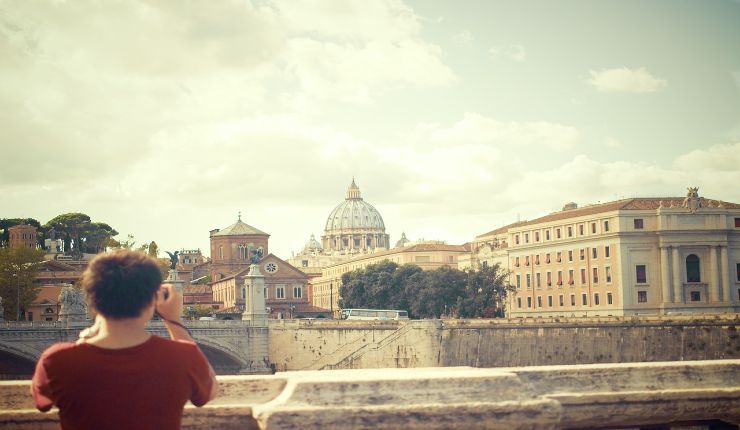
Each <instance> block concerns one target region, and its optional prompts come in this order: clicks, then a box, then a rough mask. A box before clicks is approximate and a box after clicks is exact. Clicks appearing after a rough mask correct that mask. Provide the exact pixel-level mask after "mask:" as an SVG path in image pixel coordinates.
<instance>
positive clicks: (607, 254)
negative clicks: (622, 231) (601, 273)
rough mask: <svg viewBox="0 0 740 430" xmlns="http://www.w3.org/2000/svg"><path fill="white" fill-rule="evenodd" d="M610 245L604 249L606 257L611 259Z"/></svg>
mask: <svg viewBox="0 0 740 430" xmlns="http://www.w3.org/2000/svg"><path fill="white" fill-rule="evenodd" d="M609 251H610V250H609V245H606V246H605V247H604V257H606V258H609Z"/></svg>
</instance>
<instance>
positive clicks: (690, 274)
mask: <svg viewBox="0 0 740 430" xmlns="http://www.w3.org/2000/svg"><path fill="white" fill-rule="evenodd" d="M686 282H701V267H700V264H699V257H697V256H696V255H694V254H691V255H689V256H688V257H686Z"/></svg>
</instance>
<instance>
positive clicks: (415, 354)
mask: <svg viewBox="0 0 740 430" xmlns="http://www.w3.org/2000/svg"><path fill="white" fill-rule="evenodd" d="M738 318H739V317H738V315H722V316H711V317H706V318H701V317H695V316H692V317H677V316H674V317H662V318H659V317H641V318H632V317H628V318H617V317H608V318H573V319H566V318H553V319H544V318H543V319H539V318H538V319H511V320H504V319H500V320H423V321H408V322H397V321H276V322H271V325H270V333H269V336H270V337H269V351H270V361H271V362H272V363H273V364H274V365H275V368H276V369H277V370H309V369H310V370H316V369H352V368H381V367H436V366H474V367H509V366H534V365H554V364H584V363H618V362H643V361H684V360H716V359H725V358H738V357H740V339H738V333H737V329H736V326H737V324H738V323H739V322H740V320H739V319H738Z"/></svg>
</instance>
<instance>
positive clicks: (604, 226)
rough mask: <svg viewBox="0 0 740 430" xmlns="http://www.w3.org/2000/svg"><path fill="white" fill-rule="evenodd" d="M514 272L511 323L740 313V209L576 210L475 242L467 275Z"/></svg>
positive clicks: (651, 205) (674, 201) (705, 203)
mask: <svg viewBox="0 0 740 430" xmlns="http://www.w3.org/2000/svg"><path fill="white" fill-rule="evenodd" d="M496 263H499V264H500V265H501V266H502V267H503V268H504V269H507V270H510V271H511V277H510V282H511V284H512V285H513V286H514V287H515V289H516V291H515V294H512V295H511V296H510V298H509V303H508V309H509V314H510V316H513V317H522V316H601V315H636V314H673V313H716V312H737V311H738V310H740V205H738V204H735V203H727V202H722V201H718V200H712V199H705V198H701V197H699V196H698V189H696V188H690V189H689V193H688V195H687V196H686V197H685V198H683V197H667V198H632V199H624V200H618V201H614V202H609V203H604V204H598V205H592V206H586V207H581V208H578V207H575V205H573V204H569V205H566V206H565V207H564V208H563V210H562V211H559V212H555V213H552V214H550V215H546V216H544V217H541V218H537V219H535V220H532V221H524V222H519V223H515V224H512V225H509V226H506V227H503V228H501V229H497V230H494V231H492V232H490V233H487V234H485V235H481V236H478V237H477V238H476V240H475V242H474V243H473V246H472V253H471V255H470V256H467V257H465V258H464V259H462V260H461V267H476V266H480V265H483V264H496Z"/></svg>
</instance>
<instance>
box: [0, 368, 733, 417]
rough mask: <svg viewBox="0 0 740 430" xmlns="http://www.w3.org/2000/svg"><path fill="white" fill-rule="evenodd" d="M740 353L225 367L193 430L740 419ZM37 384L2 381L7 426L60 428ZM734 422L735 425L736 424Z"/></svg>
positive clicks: (197, 411)
mask: <svg viewBox="0 0 740 430" xmlns="http://www.w3.org/2000/svg"><path fill="white" fill-rule="evenodd" d="M738 375H740V360H714V361H684V362H656V363H629V364H589V365H576V366H542V367H517V368H493V369H476V368H470V367H453V368H421V369H352V370H332V371H301V372H285V373H278V374H275V375H264V376H257V375H255V376H220V377H219V382H220V384H221V393H220V395H219V396H218V398H216V399H214V400H213V401H212V402H211V403H209V404H208V405H206V406H205V407H203V408H195V407H192V406H188V407H186V409H185V413H184V416H183V428H187V429H196V428H197V429H218V430H226V429H265V430H272V429H380V428H382V429H394V428H398V429H532V428H537V429H566V428H567V429H594V428H628V427H631V428H634V427H645V426H656V425H662V426H663V427H660V428H671V426H676V425H684V424H689V423H690V424H694V425H695V424H697V423H709V422H714V423H715V424H716V423H717V422H720V421H721V422H724V423H727V424H728V427H722V428H733V427H731V426H732V425H737V424H738V423H740V378H739V377H738ZM28 391H29V382H28V381H0V427H2V428H4V429H46V428H50V429H51V428H58V422H57V414H56V413H55V412H50V413H46V414H45V413H40V412H38V411H36V410H35V409H33V405H32V403H31V399H30V396H29V394H28ZM734 428H737V427H734Z"/></svg>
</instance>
